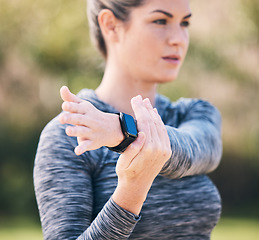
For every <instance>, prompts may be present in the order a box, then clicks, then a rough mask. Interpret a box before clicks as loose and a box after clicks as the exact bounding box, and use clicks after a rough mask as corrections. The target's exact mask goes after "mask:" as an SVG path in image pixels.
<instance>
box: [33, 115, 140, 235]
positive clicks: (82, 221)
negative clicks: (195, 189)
mask: <svg viewBox="0 0 259 240" xmlns="http://www.w3.org/2000/svg"><path fill="white" fill-rule="evenodd" d="M75 144H76V140H75V138H71V137H68V136H67V135H66V134H65V127H64V126H62V125H60V124H59V123H58V121H57V120H54V121H52V122H51V123H50V124H48V126H47V127H46V128H45V129H44V131H43V132H42V135H41V138H40V142H39V146H38V150H37V154H36V160H35V167H34V185H35V192H36V198H37V203H38V207H39V212H40V218H41V223H42V230H43V234H44V239H45V240H52V239H53V240H58V239H62V240H63V239H66V240H69V239H80V240H82V239H127V238H128V237H129V235H130V234H131V232H132V230H133V228H134V226H135V224H136V223H137V222H138V217H137V216H135V215H134V214H132V213H130V212H128V211H126V210H125V209H123V208H121V207H120V206H118V204H116V203H115V202H114V201H113V199H112V198H110V200H108V202H107V203H106V204H105V206H104V207H103V209H102V210H101V211H100V213H99V214H98V215H97V217H96V218H95V219H94V221H93V219H92V209H93V189H92V178H91V169H92V168H93V166H92V165H91V163H90V161H88V159H85V158H86V157H85V156H86V155H81V156H77V155H75V153H74V147H75Z"/></svg>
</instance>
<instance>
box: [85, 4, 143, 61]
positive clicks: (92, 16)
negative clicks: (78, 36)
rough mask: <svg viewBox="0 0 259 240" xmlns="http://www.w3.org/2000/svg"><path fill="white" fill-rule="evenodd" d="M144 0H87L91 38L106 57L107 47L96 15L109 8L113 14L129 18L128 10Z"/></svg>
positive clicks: (125, 18)
mask: <svg viewBox="0 0 259 240" xmlns="http://www.w3.org/2000/svg"><path fill="white" fill-rule="evenodd" d="M144 1H145V0H87V15H88V22H89V28H90V35H91V39H92V41H93V42H94V44H95V45H96V47H97V48H98V49H99V51H100V52H101V54H102V55H103V56H104V57H105V58H106V56H107V49H106V45H105V41H104V38H103V35H102V32H101V29H100V26H99V23H98V15H99V13H100V12H101V10H103V9H109V10H111V11H112V12H113V14H114V16H115V17H116V18H117V19H119V20H121V21H127V20H128V19H129V15H130V10H131V9H132V8H134V7H138V6H141V5H143V4H144Z"/></svg>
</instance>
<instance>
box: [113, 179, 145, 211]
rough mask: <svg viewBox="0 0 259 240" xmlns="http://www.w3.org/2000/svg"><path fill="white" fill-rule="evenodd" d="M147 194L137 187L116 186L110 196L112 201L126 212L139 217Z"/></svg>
mask: <svg viewBox="0 0 259 240" xmlns="http://www.w3.org/2000/svg"><path fill="white" fill-rule="evenodd" d="M147 193H148V191H143V190H140V189H138V187H137V185H134V186H132V187H129V186H127V187H126V186H121V185H120V184H118V186H117V188H116V189H115V191H114V193H113V195H112V199H113V201H114V202H115V203H116V204H118V205H119V206H120V207H121V208H123V209H125V210H126V211H128V212H131V213H133V214H135V215H139V214H140V211H141V208H142V206H143V204H144V202H145V200H146V197H147Z"/></svg>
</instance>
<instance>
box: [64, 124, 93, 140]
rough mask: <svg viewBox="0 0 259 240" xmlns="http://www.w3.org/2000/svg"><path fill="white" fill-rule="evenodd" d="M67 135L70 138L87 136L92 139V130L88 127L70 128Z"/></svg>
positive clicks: (67, 129)
mask: <svg viewBox="0 0 259 240" xmlns="http://www.w3.org/2000/svg"><path fill="white" fill-rule="evenodd" d="M66 134H67V135H68V136H70V137H80V138H84V137H85V136H88V137H90V135H91V130H90V129H89V128H88V127H83V126H68V127H67V128H66Z"/></svg>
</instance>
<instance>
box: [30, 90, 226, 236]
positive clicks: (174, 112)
mask: <svg viewBox="0 0 259 240" xmlns="http://www.w3.org/2000/svg"><path fill="white" fill-rule="evenodd" d="M78 96H79V97H80V98H82V99H85V100H88V101H90V102H91V103H92V104H93V105H94V106H95V107H97V108H98V109H100V110H101V111H104V112H110V113H116V112H118V111H117V110H116V109H114V108H113V107H112V106H110V105H108V104H107V103H104V102H102V101H101V100H99V99H98V97H97V96H96V94H95V92H94V91H93V90H90V89H83V90H82V91H81V92H80V93H79V95H78ZM155 107H156V108H157V110H158V112H159V114H160V116H161V118H162V120H163V122H164V124H165V125H166V128H167V131H168V135H169V138H170V142H171V148H172V155H171V158H170V159H169V160H168V161H167V162H166V164H165V165H164V167H163V168H162V170H161V172H160V174H159V175H158V176H157V177H156V178H155V180H154V182H153V184H152V187H151V189H150V191H149V193H148V195H147V198H146V201H145V203H144V205H143V208H142V210H141V213H140V216H136V215H134V214H132V213H130V212H128V211H126V210H124V209H123V208H121V207H120V206H118V205H117V204H116V203H115V202H114V201H113V200H112V198H111V196H112V194H113V192H114V190H115V188H116V186H117V175H116V172H115V166H116V162H117V159H118V157H119V154H118V153H116V152H113V151H111V150H109V149H108V148H106V147H101V148H99V149H97V150H93V151H88V152H85V153H84V154H82V155H80V156H77V155H75V153H74V148H75V146H77V140H76V138H75V137H69V136H67V135H66V133H65V128H66V126H67V125H66V124H65V125H62V124H60V123H59V121H58V118H57V117H56V118H54V119H53V120H52V121H50V122H49V123H48V124H47V126H46V127H45V128H44V130H43V131H42V134H41V137H40V140H39V145H38V149H37V153H36V159H35V166H34V186H35V193H36V199H37V203H38V208H39V213H40V219H41V224H42V230H43V235H44V239H45V240H59V239H60V240H61V239H62V240H70V239H78V240H83V239H84V240H86V239H94V240H102V239H109V240H112V239H118V240H119V239H128V238H129V239H136V240H140V239H156V240H159V239H165V240H171V239H177V240H178V239H179V240H180V239H181V240H187V239H190V240H196V239H199V240H202V239H210V234H211V231H212V230H213V228H214V227H215V225H216V223H217V222H218V219H219V217H220V212H221V199H220V195H219V193H218V190H217V188H216V187H215V186H214V184H213V183H212V181H211V180H210V179H209V177H208V176H206V174H207V173H209V172H211V171H213V170H214V169H215V168H216V167H217V166H218V164H219V162H220V158H221V154H222V142H221V117H220V114H219V112H218V110H217V109H216V108H215V107H214V106H212V105H211V104H210V103H208V102H206V101H203V100H199V99H184V98H181V99H179V100H178V101H177V102H174V103H171V102H170V100H169V99H167V98H166V97H164V96H162V95H159V94H157V95H156V101H155Z"/></svg>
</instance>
